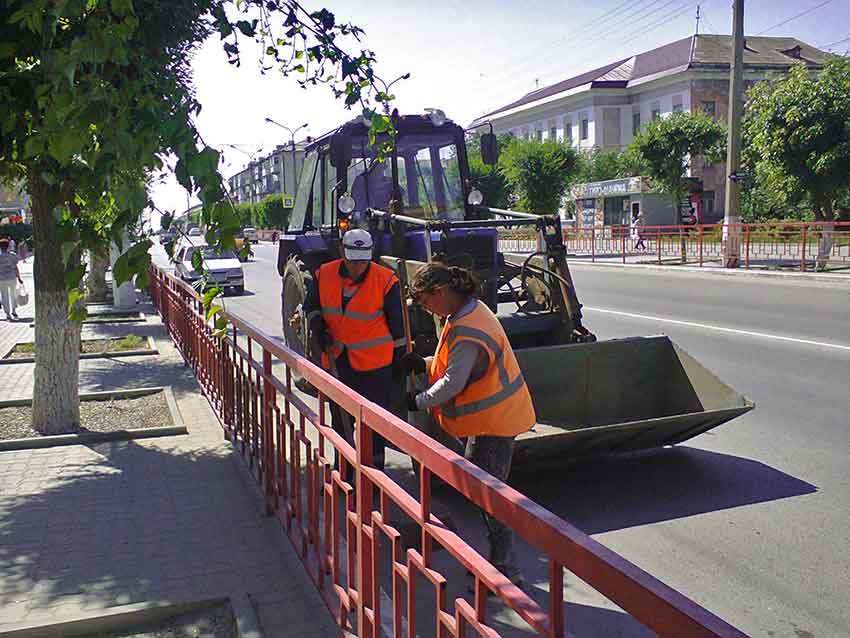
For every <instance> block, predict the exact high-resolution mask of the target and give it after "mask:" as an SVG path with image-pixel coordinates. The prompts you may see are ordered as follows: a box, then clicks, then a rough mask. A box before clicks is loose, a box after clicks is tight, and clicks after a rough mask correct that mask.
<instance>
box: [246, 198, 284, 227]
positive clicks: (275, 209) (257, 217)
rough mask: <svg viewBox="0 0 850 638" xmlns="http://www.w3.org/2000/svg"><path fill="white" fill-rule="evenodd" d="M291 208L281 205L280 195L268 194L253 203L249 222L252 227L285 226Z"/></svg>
mask: <svg viewBox="0 0 850 638" xmlns="http://www.w3.org/2000/svg"><path fill="white" fill-rule="evenodd" d="M291 210H292V209H291V208H284V207H283V198H282V197H281V196H280V195H268V196H266V197H264V198H263V199H261V200H260V201H259V202H257V203H256V204H254V207H253V210H252V211H251V223H250V224H246V225H247V226H253V227H254V228H278V229H282V228H286V225H287V224H288V223H289V213H290V211H291Z"/></svg>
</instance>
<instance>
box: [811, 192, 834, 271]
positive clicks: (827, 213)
mask: <svg viewBox="0 0 850 638" xmlns="http://www.w3.org/2000/svg"><path fill="white" fill-rule="evenodd" d="M815 219H816V220H817V221H819V222H832V221H833V214H832V200H826V201H825V202H824V203H823V207H821V206H818V207H816V208H815ZM818 231H819V237H818V258H817V265H816V268H817V270H818V271H820V272H823V271H824V270H826V266H827V263H829V255H830V253H832V240H833V231H834V226H833V225H832V224H826V225H823V226H820V227H818Z"/></svg>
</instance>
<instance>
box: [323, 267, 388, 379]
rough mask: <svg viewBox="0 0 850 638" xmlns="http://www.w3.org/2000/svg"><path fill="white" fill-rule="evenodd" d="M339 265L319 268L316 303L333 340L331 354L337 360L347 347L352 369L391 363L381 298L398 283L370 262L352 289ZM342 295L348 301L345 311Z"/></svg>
mask: <svg viewBox="0 0 850 638" xmlns="http://www.w3.org/2000/svg"><path fill="white" fill-rule="evenodd" d="M341 263H342V260H341V259H337V260H335V261H331V262H329V263H327V264H324V265H323V266H322V267H321V268H320V269H319V301H320V303H321V307H322V317H323V318H324V320H325V325H326V326H327V329H328V333H330V336H331V338H332V339H333V343H332V345H331V355H332V356H333V357H335V358H336V357H339V356H340V355H341V354H342V351H343V349H346V348H347V349H348V351H349V352H348V359H349V362H350V363H351V367H352V368H353V369H354V370H361V371H366V370H376V369H378V368H383V367H386V366H388V365H389V364H390V363H391V362H392V356H393V344H394V341H393V338H392V335H391V334H390V329H389V325H388V324H387V320H386V317H385V316H384V297H385V296H386V294H387V292H389V290H390V288H392V286H393V285H394V284H395V282H396V281H398V280H397V279H396V277H395V274H394V273H393V272H392V271H391V270H390V269H389V268H385V267H383V266H381V265H379V264H376V263H371V264H370V265H369V271H368V272H367V273H366V277H365V278H364V279H363V281H361V282H360V283H359V284H357V285H356V286H351V285H350V280H348V279H347V278H344V277H342V276H340V274H339V268H340V264H341ZM352 288H353V290H352ZM349 292H351V296H350V297H348V293H349ZM343 295H345V296H346V297H347V298H348V302H347V304H346V306H345V310H343V308H342V301H343Z"/></svg>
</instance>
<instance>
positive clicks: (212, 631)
mask: <svg viewBox="0 0 850 638" xmlns="http://www.w3.org/2000/svg"><path fill="white" fill-rule="evenodd" d="M201 637H202V638H238V637H239V633H238V630H237V628H236V619H235V618H234V617H233V611H232V610H231V608H230V605H229V604H227V603H224V604H222V605H219V606H217V607H213V608H211V609H204V610H202V611H194V612H191V613H188V614H183V615H181V616H177V617H175V618H170V619H169V620H166V621H164V622H159V623H154V624H150V625H142V626H139V627H137V628H136V629H131V630H121V631H117V632H112V633H98V634H89V635H87V636H85V638H201Z"/></svg>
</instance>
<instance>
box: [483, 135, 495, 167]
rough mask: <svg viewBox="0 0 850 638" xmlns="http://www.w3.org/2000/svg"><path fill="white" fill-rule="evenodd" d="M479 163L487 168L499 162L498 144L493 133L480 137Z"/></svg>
mask: <svg viewBox="0 0 850 638" xmlns="http://www.w3.org/2000/svg"><path fill="white" fill-rule="evenodd" d="M481 161H482V162H484V163H485V164H487V165H488V166H495V165H496V162H498V161H499V143H498V142H497V141H496V135H495V134H494V133H484V134H482V135H481Z"/></svg>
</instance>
